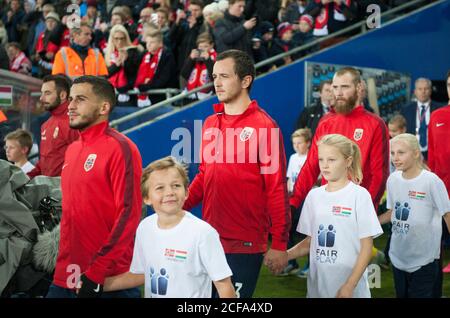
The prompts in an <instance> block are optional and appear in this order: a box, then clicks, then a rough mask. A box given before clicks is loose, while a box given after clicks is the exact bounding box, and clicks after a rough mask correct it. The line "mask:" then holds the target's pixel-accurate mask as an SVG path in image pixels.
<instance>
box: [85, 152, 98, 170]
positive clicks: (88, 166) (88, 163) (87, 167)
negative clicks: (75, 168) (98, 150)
mask: <svg viewBox="0 0 450 318" xmlns="http://www.w3.org/2000/svg"><path fill="white" fill-rule="evenodd" d="M95 159H97V155H96V154H95V153H91V154H90V155H89V156H88V157H87V159H86V161H85V162H84V171H86V172H88V171H89V170H91V169H92V168H93V167H94V163H95Z"/></svg>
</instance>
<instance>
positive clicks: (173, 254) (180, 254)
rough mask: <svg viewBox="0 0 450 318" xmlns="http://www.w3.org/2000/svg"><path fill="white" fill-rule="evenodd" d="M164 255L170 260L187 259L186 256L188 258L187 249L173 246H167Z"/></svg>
mask: <svg viewBox="0 0 450 318" xmlns="http://www.w3.org/2000/svg"><path fill="white" fill-rule="evenodd" d="M164 256H165V257H166V258H167V259H169V260H174V261H185V260H186V258H187V252H186V251H181V250H176V249H172V248H166V250H165V252H164Z"/></svg>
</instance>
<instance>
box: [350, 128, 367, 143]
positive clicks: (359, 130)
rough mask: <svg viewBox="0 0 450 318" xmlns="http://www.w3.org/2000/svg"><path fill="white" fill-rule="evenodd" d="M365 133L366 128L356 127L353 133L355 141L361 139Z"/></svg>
mask: <svg viewBox="0 0 450 318" xmlns="http://www.w3.org/2000/svg"><path fill="white" fill-rule="evenodd" d="M363 134H364V129H362V128H356V129H355V132H354V133H353V139H354V140H355V141H358V140H361V139H362V136H363Z"/></svg>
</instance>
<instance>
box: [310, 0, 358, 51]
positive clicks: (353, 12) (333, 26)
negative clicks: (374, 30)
mask: <svg viewBox="0 0 450 318" xmlns="http://www.w3.org/2000/svg"><path fill="white" fill-rule="evenodd" d="M308 11H309V14H310V15H311V16H313V17H314V18H315V22H314V31H313V34H314V36H317V37H322V36H326V35H328V34H331V33H333V32H336V31H339V30H342V29H345V28H346V27H348V26H349V25H351V24H352V23H354V22H355V20H356V18H357V15H358V6H357V3H356V1H355V0H312V1H311V9H310V10H308ZM344 39H345V37H344V36H339V37H337V38H333V39H331V40H330V41H326V42H327V43H323V44H322V48H323V47H326V46H329V45H332V44H335V43H338V42H340V41H343V40H344Z"/></svg>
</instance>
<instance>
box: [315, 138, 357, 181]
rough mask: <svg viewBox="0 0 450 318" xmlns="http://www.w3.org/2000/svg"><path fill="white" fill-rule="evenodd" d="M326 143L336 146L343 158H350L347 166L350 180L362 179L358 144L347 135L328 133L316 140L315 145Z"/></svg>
mask: <svg viewBox="0 0 450 318" xmlns="http://www.w3.org/2000/svg"><path fill="white" fill-rule="evenodd" d="M320 145H327V146H333V147H336V148H337V149H338V150H339V151H340V152H341V154H342V155H343V156H344V158H345V159H347V158H350V157H351V158H352V164H351V165H350V167H349V168H348V174H349V176H350V178H351V179H352V181H353V182H354V183H356V184H360V183H361V181H362V179H363V174H362V168H361V151H360V150H359V147H358V145H357V144H356V143H355V142H354V141H352V140H350V139H348V138H347V137H345V136H343V135H339V134H330V135H325V136H323V137H322V138H321V139H320V141H319V142H318V144H317V146H320Z"/></svg>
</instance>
